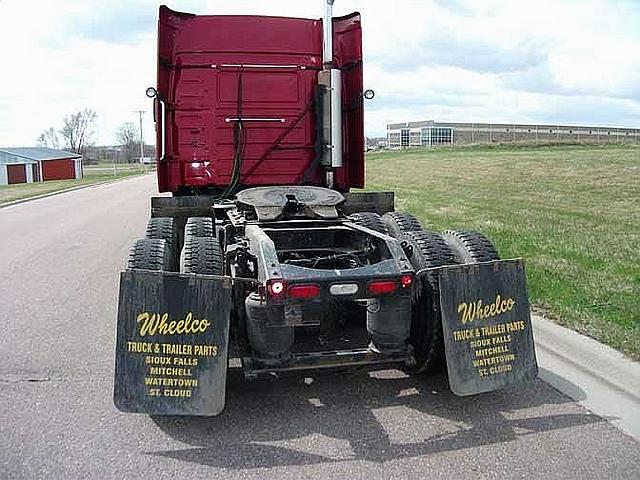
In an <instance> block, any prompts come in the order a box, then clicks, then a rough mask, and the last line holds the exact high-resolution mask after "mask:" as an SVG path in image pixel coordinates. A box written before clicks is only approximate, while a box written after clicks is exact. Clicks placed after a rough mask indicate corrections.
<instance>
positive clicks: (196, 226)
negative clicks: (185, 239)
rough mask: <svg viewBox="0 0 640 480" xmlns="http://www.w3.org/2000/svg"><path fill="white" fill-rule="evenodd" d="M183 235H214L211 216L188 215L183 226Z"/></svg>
mask: <svg viewBox="0 0 640 480" xmlns="http://www.w3.org/2000/svg"><path fill="white" fill-rule="evenodd" d="M184 234H185V236H187V235H191V236H194V237H215V236H216V233H215V229H214V228H213V219H212V218H211V217H189V219H188V220H187V224H186V225H185V227H184Z"/></svg>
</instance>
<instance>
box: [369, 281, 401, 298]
mask: <svg viewBox="0 0 640 480" xmlns="http://www.w3.org/2000/svg"><path fill="white" fill-rule="evenodd" d="M397 289H398V282H397V281H395V280H374V281H372V282H369V285H368V287H367V290H368V291H369V293H370V294H372V295H384V294H387V293H393V292H395V291H396V290H397Z"/></svg>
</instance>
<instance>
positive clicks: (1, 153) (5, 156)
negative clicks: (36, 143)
mask: <svg viewBox="0 0 640 480" xmlns="http://www.w3.org/2000/svg"><path fill="white" fill-rule="evenodd" d="M74 178H76V179H77V178H82V156H81V155H78V154H76V153H71V152H65V151H64V150H54V149H53V148H46V147H19V148H0V185H11V184H15V183H32V182H44V181H47V180H66V179H74Z"/></svg>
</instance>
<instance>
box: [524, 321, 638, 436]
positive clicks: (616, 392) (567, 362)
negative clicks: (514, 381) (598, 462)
mask: <svg viewBox="0 0 640 480" xmlns="http://www.w3.org/2000/svg"><path fill="white" fill-rule="evenodd" d="M532 320H533V333H534V337H535V344H536V355H537V357H538V364H539V366H540V378H541V379H542V380H544V381H545V382H546V383H548V384H549V385H551V386H552V387H554V388H555V389H556V390H558V391H560V392H561V393H563V394H565V395H567V396H568V397H570V398H572V399H573V400H575V401H576V402H578V403H580V405H582V406H583V407H585V408H586V409H588V410H590V411H591V412H593V413H595V414H596V415H599V416H601V417H603V418H604V419H606V420H607V421H609V422H610V423H612V424H613V425H614V426H615V427H617V428H618V429H620V430H622V431H623V432H625V433H626V434H628V435H630V436H631V437H633V438H634V439H636V440H637V441H640V363H638V362H635V361H633V360H631V359H630V358H627V357H625V356H624V355H623V354H621V353H620V352H618V351H616V350H614V349H612V348H610V347H607V346H606V345H603V344H601V343H599V342H597V341H595V340H593V339H592V338H589V337H585V336H584V335H580V334H579V333H577V332H574V331H573V330H569V329H568V328H565V327H561V326H560V325H556V324H555V323H552V322H550V321H549V320H545V319H544V318H542V317H539V316H537V315H532Z"/></svg>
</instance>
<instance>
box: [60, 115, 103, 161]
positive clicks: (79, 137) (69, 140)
mask: <svg viewBox="0 0 640 480" xmlns="http://www.w3.org/2000/svg"><path fill="white" fill-rule="evenodd" d="M97 116H98V114H97V113H96V112H95V110H91V109H90V108H85V109H84V110H80V111H79V112H77V113H72V114H71V115H67V116H66V117H64V119H63V121H62V130H60V135H62V137H63V138H64V139H65V142H66V146H67V148H69V149H70V150H71V151H73V152H75V153H79V154H82V152H83V150H84V148H85V147H86V146H87V144H88V142H89V140H90V139H91V135H93V123H94V122H95V120H96V117H97Z"/></svg>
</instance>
